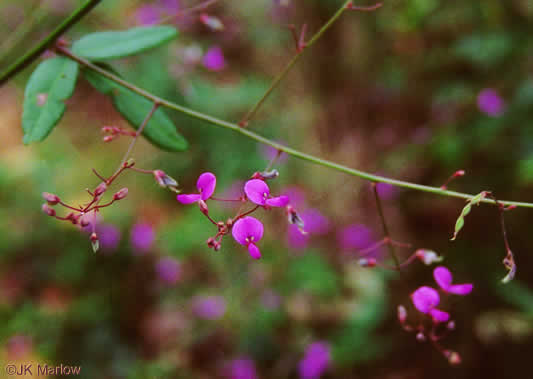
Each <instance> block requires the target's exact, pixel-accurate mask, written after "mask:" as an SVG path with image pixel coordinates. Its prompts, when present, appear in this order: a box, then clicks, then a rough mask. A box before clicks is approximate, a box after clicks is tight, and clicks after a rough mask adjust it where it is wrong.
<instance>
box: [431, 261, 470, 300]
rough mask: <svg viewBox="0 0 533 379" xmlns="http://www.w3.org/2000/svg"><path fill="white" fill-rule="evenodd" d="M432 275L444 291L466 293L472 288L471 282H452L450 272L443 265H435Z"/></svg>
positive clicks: (458, 293)
mask: <svg viewBox="0 0 533 379" xmlns="http://www.w3.org/2000/svg"><path fill="white" fill-rule="evenodd" d="M433 277H434V278H435V281H436V282H437V284H438V285H439V287H440V288H442V290H443V291H444V292H448V293H453V294H455V295H462V296H464V295H468V294H469V293H470V292H472V289H473V288H474V285H473V284H472V283H466V284H452V280H453V278H452V273H451V272H450V270H448V269H447V268H446V267H444V266H438V267H436V268H435V270H433Z"/></svg>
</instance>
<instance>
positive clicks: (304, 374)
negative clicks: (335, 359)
mask: <svg viewBox="0 0 533 379" xmlns="http://www.w3.org/2000/svg"><path fill="white" fill-rule="evenodd" d="M329 350H330V349H329V345H328V344H327V343H325V342H314V343H312V344H311V345H309V347H308V348H307V350H306V351H305V355H304V358H303V359H302V360H301V361H300V364H299V372H300V378H302V379H318V378H320V376H321V375H322V374H323V373H324V371H325V370H326V369H327V368H328V366H329V363H330V360H331V357H330V351H329Z"/></svg>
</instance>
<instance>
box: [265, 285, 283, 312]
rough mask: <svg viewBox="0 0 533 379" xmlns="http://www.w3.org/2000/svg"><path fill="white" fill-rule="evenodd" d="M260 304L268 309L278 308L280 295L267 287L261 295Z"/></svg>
mask: <svg viewBox="0 0 533 379" xmlns="http://www.w3.org/2000/svg"><path fill="white" fill-rule="evenodd" d="M261 304H263V307H265V308H267V309H270V310H274V309H278V308H279V306H280V304H281V297H280V296H279V295H278V294H277V293H276V292H274V291H273V290H271V289H267V290H265V291H264V292H263V294H262V295H261Z"/></svg>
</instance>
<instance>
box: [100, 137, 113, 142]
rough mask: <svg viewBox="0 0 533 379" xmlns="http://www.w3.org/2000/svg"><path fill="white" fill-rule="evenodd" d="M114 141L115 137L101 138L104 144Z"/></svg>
mask: <svg viewBox="0 0 533 379" xmlns="http://www.w3.org/2000/svg"><path fill="white" fill-rule="evenodd" d="M114 139H115V136H105V137H104V138H102V140H103V141H104V142H111V141H113V140H114Z"/></svg>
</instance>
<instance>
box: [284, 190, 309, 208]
mask: <svg viewBox="0 0 533 379" xmlns="http://www.w3.org/2000/svg"><path fill="white" fill-rule="evenodd" d="M282 195H286V196H288V197H289V199H291V205H292V206H293V207H294V208H302V207H304V206H305V192H304V191H303V190H302V189H300V188H298V187H296V186H293V187H287V188H285V190H283V191H282Z"/></svg>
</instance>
